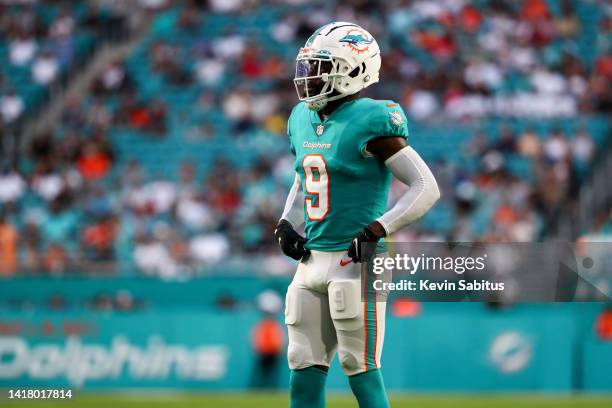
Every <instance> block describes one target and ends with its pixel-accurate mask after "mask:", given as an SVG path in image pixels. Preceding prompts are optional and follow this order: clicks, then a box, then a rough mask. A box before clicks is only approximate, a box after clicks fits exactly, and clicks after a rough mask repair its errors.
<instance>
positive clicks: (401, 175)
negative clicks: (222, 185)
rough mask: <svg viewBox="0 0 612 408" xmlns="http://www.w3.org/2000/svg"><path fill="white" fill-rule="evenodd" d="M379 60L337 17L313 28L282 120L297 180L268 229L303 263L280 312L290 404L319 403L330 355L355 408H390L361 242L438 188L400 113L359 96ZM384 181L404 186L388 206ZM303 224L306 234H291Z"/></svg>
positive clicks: (407, 217) (315, 407)
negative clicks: (284, 329) (289, 106)
mask: <svg viewBox="0 0 612 408" xmlns="http://www.w3.org/2000/svg"><path fill="white" fill-rule="evenodd" d="M380 64H381V57H380V50H379V47H378V44H377V43H376V40H375V39H374V38H373V37H372V35H371V34H370V33H369V32H367V31H366V30H364V29H363V28H361V27H359V26H358V25H355V24H352V23H346V22H334V23H331V24H327V25H325V26H323V27H321V28H319V29H318V30H316V31H315V32H314V34H313V35H312V36H311V37H310V38H309V39H308V41H306V44H305V45H304V47H303V48H301V49H300V51H299V53H298V56H297V60H296V72H295V79H294V82H295V87H296V90H297V93H298V96H299V99H300V101H301V102H300V103H298V104H297V105H296V106H295V107H294V108H293V110H292V112H291V116H290V117H289V121H288V125H287V133H288V136H289V140H290V146H291V152H292V153H293V154H294V155H295V156H296V159H295V171H296V175H295V181H294V184H293V186H292V188H291V190H290V192H289V195H288V197H287V201H286V204H285V208H284V211H283V214H282V216H281V219H280V221H279V222H278V225H277V227H276V230H275V238H276V240H277V241H278V243H279V245H280V247H281V249H282V251H283V252H284V253H285V254H286V255H287V256H290V257H292V258H293V259H296V260H300V262H299V264H298V268H297V271H296V273H295V276H294V278H293V281H292V283H291V284H290V285H289V288H288V290H287V298H286V306H285V323H286V325H287V328H288V333H289V348H288V361H289V367H290V368H291V380H290V388H291V407H293V408H306V407H308V408H320V407H324V406H325V391H324V388H325V379H326V376H327V370H328V368H329V365H330V362H331V360H332V359H333V357H334V355H335V353H336V351H338V355H339V359H340V363H341V365H342V369H343V370H344V372H345V373H346V374H347V375H348V376H349V383H350V386H351V389H352V391H353V393H354V394H355V397H356V398H357V401H358V403H359V407H361V408H379V407H388V406H389V402H388V399H387V396H386V392H385V388H384V384H383V380H382V376H381V374H380V371H379V368H380V356H381V352H382V346H383V338H384V330H385V306H386V304H385V302H384V300H382V299H380V297H379V298H376V293H375V292H374V293H373V292H372V291H371V288H367V283H366V282H363V285H362V282H361V269H360V263H361V262H365V261H368V260H370V259H371V257H372V256H380V254H379V255H376V254H375V252H376V251H366V250H365V249H364V248H367V247H368V246H367V245H368V244H370V245H374V246H375V243H376V242H378V241H379V240H380V239H381V238H383V237H386V236H389V235H390V234H392V233H394V232H395V231H397V230H398V229H400V228H402V227H404V226H405V225H408V224H410V223H411V222H413V221H415V220H417V219H418V218H420V217H421V216H422V215H423V214H424V213H425V212H426V211H427V210H428V209H429V208H430V207H431V206H432V205H433V204H434V203H435V202H436V200H437V199H438V198H439V196H440V193H439V191H438V187H437V184H436V181H435V179H434V176H433V175H432V173H431V171H430V170H429V168H428V167H427V165H426V164H425V163H424V161H423V160H422V159H421V157H420V156H419V155H418V154H417V153H416V152H415V151H414V150H413V149H412V148H411V147H410V146H408V144H407V137H408V128H407V126H406V116H405V114H404V112H403V110H402V108H401V107H400V106H399V105H398V104H397V103H395V102H393V101H389V100H382V101H381V100H373V99H369V98H363V97H359V92H360V91H361V90H362V89H364V88H366V87H368V86H370V85H372V84H374V83H376V82H378V80H379V78H378V77H379V70H380ZM391 175H393V176H394V177H396V178H397V179H398V180H400V181H401V182H403V183H405V184H406V185H408V186H409V189H408V191H407V192H406V193H405V194H404V195H403V196H402V197H400V199H399V200H398V202H397V203H396V204H395V206H393V208H391V209H390V210H389V211H385V210H386V207H387V193H388V190H389V184H390V181H391ZM304 223H305V225H304V231H305V234H306V237H302V236H301V235H299V234H298V233H297V232H296V229H297V228H298V227H300V226H301V225H302V224H304ZM366 252H372V253H366ZM364 281H365V278H364ZM372 294H373V295H374V296H373V297H372V296H371V295H372ZM362 295H363V296H362Z"/></svg>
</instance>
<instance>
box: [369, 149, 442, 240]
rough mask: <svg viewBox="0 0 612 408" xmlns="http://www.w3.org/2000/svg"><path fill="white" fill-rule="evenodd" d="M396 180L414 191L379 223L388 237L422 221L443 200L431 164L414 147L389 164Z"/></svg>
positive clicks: (402, 152)
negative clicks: (424, 215) (434, 205)
mask: <svg viewBox="0 0 612 408" xmlns="http://www.w3.org/2000/svg"><path fill="white" fill-rule="evenodd" d="M385 165H386V166H387V167H388V168H389V170H391V173H393V176H395V178H397V179H398V180H399V181H401V182H402V183H404V184H406V185H408V186H409V187H410V189H409V190H408V191H407V192H406V193H405V194H404V195H403V196H401V197H400V198H399V200H398V201H397V203H396V204H395V205H394V206H393V208H391V209H390V210H389V211H387V212H386V213H384V214H383V215H382V216H381V217H380V218H378V219H377V220H376V221H378V222H379V223H380V224H381V225H382V226H383V228H384V229H385V231H386V233H387V236H388V235H390V234H393V233H394V232H395V231H397V230H399V229H400V228H402V227H404V226H406V225H408V224H410V223H412V222H414V221H416V220H418V219H419V218H421V217H422V216H423V214H425V213H426V212H427V210H429V209H430V208H431V206H432V205H433V204H434V203H435V202H436V201H438V198H440V191H439V190H438V184H437V183H436V179H435V178H434V176H433V174H432V173H431V170H429V167H427V164H425V162H424V161H423V159H421V156H419V154H418V153H417V152H415V151H414V149H413V148H412V147H410V146H406V147H404V148H403V149H402V150H400V151H398V152H396V153H395V154H394V155H393V156H391V157H389V158H388V159H387V160H385Z"/></svg>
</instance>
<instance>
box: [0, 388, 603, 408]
mask: <svg viewBox="0 0 612 408" xmlns="http://www.w3.org/2000/svg"><path fill="white" fill-rule="evenodd" d="M6 402H8V401H7V400H4V399H3V398H0V405H2V406H16V407H17V406H18V407H39V408H40V407H43V406H44V407H67V406H74V407H79V408H81V407H83V408H89V407H91V408H115V407H118V408H121V407H143V408H144V407H176V408H196V407H197V408H251V407H257V408H259V407H261V408H285V407H288V406H289V404H288V399H287V395H286V394H253V393H237V394H233V395H229V394H187V395H168V394H159V395H155V393H154V392H153V393H151V394H149V395H146V396H145V395H143V394H133V395H132V394H120V395H92V394H82V395H78V393H77V395H76V396H75V397H74V398H73V399H72V400H71V401H67V400H55V401H53V400H46V401H40V400H39V401H23V400H22V401H15V402H8V404H7V403H6ZM327 407H328V408H349V407H351V408H356V407H357V404H356V403H355V402H354V400H353V398H352V397H351V396H350V395H332V396H330V397H329V398H328V401H327ZM391 407H393V408H442V407H449V408H464V407H465V408H468V407H469V408H510V407H519V408H532V407H533V408H548V407H550V408H566V407H567V408H570V407H571V408H582V407H584V408H591V407H592V408H599V407H601V408H604V407H607V408H609V407H612V395H610V396H589V397H586V396H585V397H577V396H575V397H560V396H507V395H506V396H494V395H488V396H444V397H437V396H420V395H391Z"/></svg>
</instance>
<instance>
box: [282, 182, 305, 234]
mask: <svg viewBox="0 0 612 408" xmlns="http://www.w3.org/2000/svg"><path fill="white" fill-rule="evenodd" d="M301 184H302V183H301V181H300V176H299V174H297V173H296V174H295V179H294V180H293V185H292V186H291V190H289V195H288V196H287V201H285V208H284V209H283V215H281V220H287V221H289V223H290V224H291V225H292V226H293V228H297V227H299V226H300V225H302V224H303V223H304V193H303V192H302V191H301V189H300V186H301Z"/></svg>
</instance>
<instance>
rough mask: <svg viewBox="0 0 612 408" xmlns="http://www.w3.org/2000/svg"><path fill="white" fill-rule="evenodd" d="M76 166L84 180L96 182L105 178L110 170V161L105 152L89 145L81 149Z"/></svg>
mask: <svg viewBox="0 0 612 408" xmlns="http://www.w3.org/2000/svg"><path fill="white" fill-rule="evenodd" d="M77 166H78V169H79V172H80V173H81V176H82V177H83V178H84V179H85V180H88V181H90V180H97V179H100V178H102V177H104V176H106V174H107V173H108V171H109V170H110V168H111V159H110V157H109V156H108V154H107V153H106V152H104V151H101V150H99V148H98V147H97V146H96V145H94V144H90V143H89V144H86V145H85V146H84V147H83V151H82V153H81V156H80V157H79V159H78V162H77Z"/></svg>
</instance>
